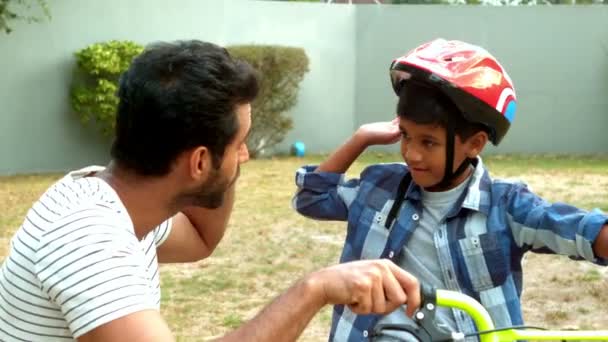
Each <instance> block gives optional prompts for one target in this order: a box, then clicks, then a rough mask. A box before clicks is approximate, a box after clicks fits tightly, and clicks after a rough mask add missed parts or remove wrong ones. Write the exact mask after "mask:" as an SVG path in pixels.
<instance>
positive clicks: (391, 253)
mask: <svg viewBox="0 0 608 342" xmlns="http://www.w3.org/2000/svg"><path fill="white" fill-rule="evenodd" d="M394 256H395V252H393V251H390V252H388V257H389V258H391V259H392V258H393V257H394Z"/></svg>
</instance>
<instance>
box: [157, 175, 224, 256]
mask: <svg viewBox="0 0 608 342" xmlns="http://www.w3.org/2000/svg"><path fill="white" fill-rule="evenodd" d="M234 192H235V187H234V185H233V186H231V187H230V188H229V189H228V190H227V191H226V193H225V194H224V203H223V204H222V206H221V207H219V208H217V209H205V208H198V207H189V208H187V209H184V210H183V211H182V212H181V213H178V214H177V215H175V216H174V217H173V224H172V226H171V232H170V234H169V236H168V237H167V239H166V240H165V241H164V242H163V243H162V244H161V245H160V246H159V247H158V250H157V255H158V261H159V262H164V263H169V262H192V261H198V260H201V259H204V258H206V257H208V256H209V255H211V253H212V252H213V250H215V247H217V245H218V243H219V242H220V240H221V239H222V237H223V236H224V232H225V231H226V227H227V226H228V220H229V219H230V214H231V213H232V208H233V207H234Z"/></svg>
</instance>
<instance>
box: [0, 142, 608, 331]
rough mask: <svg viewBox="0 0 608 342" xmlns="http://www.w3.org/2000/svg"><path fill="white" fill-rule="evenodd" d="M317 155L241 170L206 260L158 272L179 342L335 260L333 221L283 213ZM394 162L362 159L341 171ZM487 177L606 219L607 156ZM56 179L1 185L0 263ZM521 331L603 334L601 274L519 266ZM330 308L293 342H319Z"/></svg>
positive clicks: (337, 240)
mask: <svg viewBox="0 0 608 342" xmlns="http://www.w3.org/2000/svg"><path fill="white" fill-rule="evenodd" d="M321 159H322V157H321V156H310V157H306V158H304V159H296V158H279V159H268V160H256V161H251V162H249V163H247V164H245V165H243V168H242V173H241V179H240V180H239V183H238V189H237V203H236V206H235V211H234V213H233V216H232V219H231V223H230V227H229V228H228V231H227V233H226V236H225V237H224V240H223V241H222V243H221V244H220V246H219V247H218V249H217V250H216V252H215V253H214V255H213V256H212V257H211V258H209V259H207V260H204V261H201V262H199V263H196V264H189V265H163V266H162V270H161V274H162V289H163V302H162V313H163V315H164V317H165V318H166V320H167V321H168V323H169V325H170V326H171V328H172V330H173V331H174V333H175V335H176V336H177V339H178V340H181V341H204V340H206V339H209V338H211V337H214V336H219V335H221V334H223V333H224V332H226V331H228V330H231V329H234V328H235V327H238V326H239V325H240V324H242V322H244V321H245V320H247V319H249V318H251V317H252V316H253V315H254V314H255V313H256V312H258V310H260V309H261V308H262V307H263V305H265V304H266V303H267V302H268V301H270V300H272V299H273V298H274V297H275V296H276V295H277V294H279V293H280V292H282V291H283V290H284V289H286V288H287V287H289V285H290V284H291V283H292V282H293V281H294V280H295V279H297V278H298V277H300V276H302V275H303V274H305V273H307V272H309V271H312V270H315V269H318V268H321V267H322V266H325V265H329V264H333V263H335V262H336V261H337V260H338V256H339V253H340V251H341V246H342V242H343V239H344V235H345V224H344V223H341V222H337V223H336V222H318V221H312V220H309V219H306V218H304V217H301V216H299V215H298V214H296V213H295V212H294V211H293V210H292V209H291V202H290V200H291V197H292V195H293V193H294V190H295V185H294V182H293V179H294V171H295V170H296V169H297V168H298V167H299V166H301V165H303V164H306V163H318V162H319V161H320V160H321ZM398 160H400V159H399V157H398V156H397V155H386V154H380V153H368V154H366V155H364V156H363V157H362V158H360V160H359V161H358V162H357V163H356V164H355V165H354V166H353V167H352V168H351V170H350V171H349V175H350V176H356V175H357V174H358V172H359V171H361V170H362V169H363V168H364V167H365V166H366V165H368V164H370V163H376V162H392V161H398ZM484 162H485V163H486V165H487V166H488V167H489V169H490V170H491V174H492V175H493V176H494V177H506V178H518V179H521V180H523V181H525V182H527V183H528V184H529V185H530V187H531V188H532V190H533V191H535V192H536V193H538V194H539V195H541V196H543V197H545V198H546V199H548V200H550V201H557V200H560V201H565V202H568V203H571V204H574V205H577V206H579V207H582V208H586V209H592V208H600V209H602V210H604V211H608V157H564V156H547V155H543V156H488V157H487V158H485V159H484ZM59 177H61V175H58V174H52V175H35V176H12V177H0V208H2V210H1V211H0V240H1V241H0V259H1V258H3V257H4V256H5V255H6V251H7V248H8V244H9V239H10V237H11V235H12V233H13V232H14V231H15V230H16V229H17V228H18V226H19V225H20V224H21V221H22V219H23V217H24V215H25V213H26V211H27V210H28V209H29V206H30V205H31V204H32V202H33V201H35V200H36V199H37V198H38V197H39V196H40V195H41V194H42V192H43V191H44V190H45V189H46V188H47V187H48V186H49V185H50V184H51V183H52V182H54V181H55V180H57V179H58V178H59ZM525 272H526V273H525V293H524V310H525V312H524V314H525V317H526V321H527V322H526V323H527V324H530V325H540V326H545V327H552V328H584V329H600V328H603V329H606V328H607V327H608V309H607V308H608V270H607V269H604V268H600V267H596V266H593V265H591V264H589V263H585V262H573V261H570V260H569V259H567V258H563V257H556V256H544V255H542V256H541V255H532V254H531V255H529V257H528V258H527V260H526V262H525ZM330 317H331V315H330V308H326V309H324V310H323V311H321V312H320V313H319V314H318V315H317V316H316V317H315V319H314V320H313V322H312V323H311V324H310V325H309V327H308V328H307V329H306V331H305V333H304V335H303V336H302V338H301V339H300V340H301V341H324V340H326V338H327V332H328V329H329V325H330Z"/></svg>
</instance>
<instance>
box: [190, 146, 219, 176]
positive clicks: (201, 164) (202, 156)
mask: <svg viewBox="0 0 608 342" xmlns="http://www.w3.org/2000/svg"><path fill="white" fill-rule="evenodd" d="M188 161H189V163H188V165H189V172H190V177H192V179H194V180H204V179H206V178H207V176H208V175H209V171H210V170H211V168H212V167H213V164H212V163H213V161H212V158H211V151H209V149H208V148H207V147H205V146H198V147H196V148H193V149H191V150H190V156H189V158H188Z"/></svg>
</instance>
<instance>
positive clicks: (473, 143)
mask: <svg viewBox="0 0 608 342" xmlns="http://www.w3.org/2000/svg"><path fill="white" fill-rule="evenodd" d="M488 140H489V137H488V133H486V132H484V131H479V132H477V133H475V134H473V135H472V136H471V137H469V139H467V157H469V158H471V159H473V158H477V156H478V155H479V154H480V153H481V151H483V148H484V147H485V146H486V143H487V142H488Z"/></svg>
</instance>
